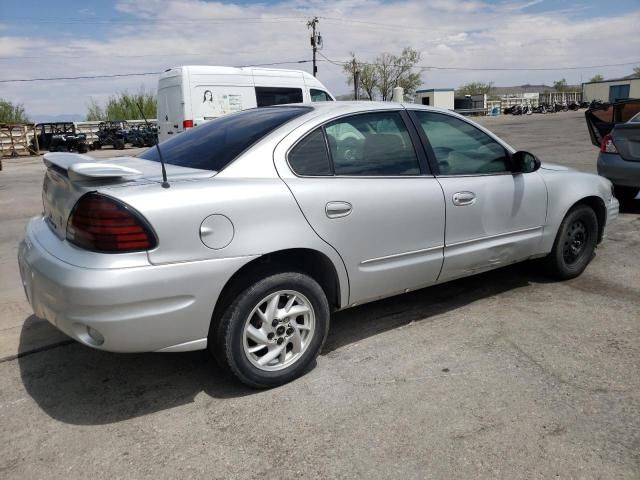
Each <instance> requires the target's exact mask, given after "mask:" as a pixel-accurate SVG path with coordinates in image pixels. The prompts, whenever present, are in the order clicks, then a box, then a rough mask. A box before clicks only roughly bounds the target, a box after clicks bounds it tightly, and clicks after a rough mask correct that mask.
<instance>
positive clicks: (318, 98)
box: [309, 88, 333, 102]
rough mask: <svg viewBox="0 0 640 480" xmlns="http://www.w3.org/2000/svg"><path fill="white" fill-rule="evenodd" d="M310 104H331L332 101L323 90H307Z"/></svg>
mask: <svg viewBox="0 0 640 480" xmlns="http://www.w3.org/2000/svg"><path fill="white" fill-rule="evenodd" d="M309 94H310V95H311V101H312V102H333V99H332V98H331V97H330V96H329V94H328V93H327V92H325V91H324V90H316V89H315V88H312V89H311V90H309Z"/></svg>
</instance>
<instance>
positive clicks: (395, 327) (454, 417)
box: [0, 112, 640, 479]
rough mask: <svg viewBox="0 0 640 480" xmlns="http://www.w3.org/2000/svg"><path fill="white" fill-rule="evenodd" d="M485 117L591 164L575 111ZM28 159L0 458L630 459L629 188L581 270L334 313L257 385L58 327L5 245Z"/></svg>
mask: <svg viewBox="0 0 640 480" xmlns="http://www.w3.org/2000/svg"><path fill="white" fill-rule="evenodd" d="M482 123H484V124H485V125H487V126H488V127H489V128H491V129H492V130H494V131H495V132H496V133H498V134H499V135H501V136H503V137H504V138H505V139H507V140H508V141H509V142H511V143H512V145H514V146H515V147H517V148H522V149H527V150H530V151H532V152H534V153H537V154H538V155H539V156H540V157H542V158H543V160H547V161H554V162H557V163H563V164H567V165H570V166H573V167H575V168H578V169H581V170H586V171H593V170H594V162H595V155H596V153H595V149H594V147H592V146H591V145H590V143H589V141H588V136H587V132H586V128H585V125H584V119H583V114H582V113H573V112H569V113H560V114H555V115H547V116H532V117H498V118H487V119H483V120H482ZM104 153H106V152H101V154H104ZM42 172H43V167H42V166H41V161H40V160H39V159H29V160H19V161H5V162H4V171H2V172H0V225H2V228H1V229H0V312H2V313H0V358H3V357H4V358H5V361H3V362H1V363H0V438H2V442H1V443H0V477H1V478H20V479H24V478H42V477H47V478H87V477H92V478H96V479H97V478H114V477H115V478H118V477H129V478H156V477H163V478H175V477H177V476H186V477H188V478H191V477H197V478H200V477H201V478H259V477H262V478H273V477H279V478H293V477H295V478H299V477H304V478H354V477H357V478H361V477H370V478H403V479H404V478H464V479H467V478H508V479H513V478H557V477H559V478H602V479H610V478H634V479H637V478H640V266H639V265H638V258H640V205H638V204H639V203H640V201H636V203H637V204H636V205H633V206H631V207H630V208H629V209H628V210H627V212H626V213H624V214H623V215H622V216H621V218H620V220H619V221H618V223H617V224H615V225H614V226H613V227H612V228H611V229H610V231H609V233H608V238H607V239H606V241H605V242H604V244H603V245H602V246H601V247H600V248H599V249H598V253H597V257H596V258H595V259H594V261H593V263H592V264H591V266H590V267H589V268H588V269H587V271H586V272H585V274H584V275H583V276H581V277H580V278H578V279H575V280H572V281H569V282H563V283H553V282H549V281H547V280H546V279H544V278H541V277H539V276H537V275H536V274H535V273H534V272H532V271H529V269H527V268H523V267H514V268H508V269H502V270H499V271H495V272H492V273H489V274H484V275H481V276H478V277H474V278H469V279H465V280H461V281H456V282H453V283H450V284H446V285H441V286H438V287H434V288H429V289H424V290H421V291H418V292H413V293H411V294H408V295H403V296H400V297H395V298H391V299H387V300H384V301H381V302H377V303H375V304H370V305H366V306H363V307H358V308H355V309H351V310H347V311H344V312H341V313H338V314H336V315H335V316H334V318H333V323H332V328H331V332H330V335H329V339H328V342H327V345H326V347H325V349H324V351H323V353H322V355H321V356H320V357H319V359H318V362H317V365H316V366H315V368H313V369H312V370H311V371H310V372H309V373H308V374H307V375H306V376H305V377H303V378H302V379H299V380H298V381H295V382H293V383H292V384H289V385H286V386H284V387H281V388H277V389H274V390H270V391H263V392H254V391H250V390H247V389H245V388H243V387H240V386H239V385H238V384H237V383H235V382H234V381H232V380H230V379H228V378H226V377H225V376H223V375H222V374H221V372H220V371H219V370H218V369H217V367H216V366H215V365H214V363H213V362H212V361H211V360H210V359H209V358H208V357H207V355H206V354H204V353H200V352H197V353H190V354H145V355H117V354H109V353H104V352H99V351H94V350H91V349H89V348H86V347H83V346H81V345H79V344H76V343H68V342H67V343H64V344H62V345H59V344H58V343H56V342H60V341H61V340H64V337H62V336H61V335H60V334H58V333H56V332H55V330H54V329H53V328H52V327H50V326H49V325H48V324H46V323H44V322H42V321H39V320H37V319H35V318H34V317H32V316H30V310H29V308H28V306H27V305H26V304H25V302H24V300H23V294H22V291H21V288H20V284H19V279H18V273H17V267H16V265H15V251H16V248H15V244H16V242H17V240H18V238H19V237H20V236H21V234H22V228H23V226H24V223H25V222H26V219H27V218H28V217H29V216H30V215H33V214H37V213H38V211H39V208H40V200H39V196H40V182H41V176H42ZM56 344H57V345H58V346H55V345H56ZM49 347H53V348H49ZM38 350H41V351H38ZM17 355H22V356H20V357H19V358H15V357H16V356H17Z"/></svg>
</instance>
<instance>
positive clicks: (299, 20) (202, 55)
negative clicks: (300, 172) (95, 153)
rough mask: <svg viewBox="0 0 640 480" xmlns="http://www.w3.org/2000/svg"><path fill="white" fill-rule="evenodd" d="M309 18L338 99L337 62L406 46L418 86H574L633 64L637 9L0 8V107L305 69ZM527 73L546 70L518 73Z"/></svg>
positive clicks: (146, 3) (638, 48)
mask: <svg viewBox="0 0 640 480" xmlns="http://www.w3.org/2000/svg"><path fill="white" fill-rule="evenodd" d="M603 5H604V6H603ZM314 15H315V16H318V18H319V29H320V32H321V34H322V37H323V39H324V48H323V49H322V51H321V52H320V53H321V56H319V60H320V62H319V63H318V78H319V79H320V81H322V82H323V83H324V84H325V85H326V86H327V87H328V88H329V90H330V91H331V92H332V93H333V94H334V95H341V94H344V93H348V92H349V91H350V87H349V86H348V85H347V83H346V77H345V75H344V73H343V72H342V67H341V65H340V62H344V61H345V60H347V59H348V58H349V57H350V52H355V53H356V55H357V57H358V58H359V59H361V60H362V61H373V60H375V58H376V56H377V55H379V54H380V53H382V52H390V53H396V54H397V53H400V52H401V51H402V49H403V48H404V47H407V46H410V47H412V48H414V49H416V50H418V51H419V52H420V54H421V59H420V62H419V65H420V67H421V68H420V69H419V71H421V72H422V73H421V75H422V79H423V87H424V88H455V87H458V86H459V85H461V84H464V83H468V82H472V81H483V82H493V83H494V84H495V85H499V86H508V85H522V84H526V83H531V84H538V83H546V84H551V83H552V82H553V81H554V80H558V79H561V78H566V79H567V81H568V82H569V83H581V82H582V81H588V80H589V79H590V78H591V77H592V76H593V75H595V74H598V73H599V74H602V75H603V76H604V77H606V78H616V77H620V76H624V75H627V74H629V73H631V71H632V68H633V66H634V65H640V35H638V25H640V2H639V1H638V0H614V1H609V2H606V3H605V2H602V1H593V0H591V1H589V0H587V1H575V0H515V1H509V0H500V1H488V0H461V1H450V0H393V1H388V0H387V1H385V0H376V1H370V0H336V1H331V2H327V1H323V2H320V1H316V0H306V1H302V0H282V1H269V0H262V1H255V2H254V1H248V0H245V1H242V0H235V1H205V0H118V1H107V0H100V1H98V0H83V1H80V0H55V1H53V2H51V1H43V0H21V1H8V0H0V98H4V99H6V100H9V101H11V102H14V103H22V104H24V106H25V109H26V111H27V113H28V114H29V115H30V116H31V117H32V118H37V117H38V116H42V115H61V114H80V115H84V114H85V113H86V109H87V108H86V107H87V103H88V102H89V99H90V98H94V99H95V100H97V101H98V102H99V103H104V102H105V101H106V100H107V98H108V97H109V95H112V94H114V93H116V92H118V91H123V90H129V91H137V90H139V89H141V88H144V89H146V90H147V91H150V92H154V91H155V90H156V87H157V76H156V75H146V76H135V77H119V78H110V79H85V80H56V81H38V82H2V80H12V79H33V78H43V77H47V78H49V77H73V76H91V75H113V74H123V73H144V72H158V71H162V70H165V69H167V68H170V67H172V66H179V65H194V64H196V65H229V66H243V65H256V64H264V63H272V62H295V61H300V60H310V59H311V47H310V45H309V31H308V29H307V26H306V22H307V20H308V19H309V18H311V17H313V16H314ZM332 62H333V63H332ZM623 63H626V64H627V65H621V66H604V65H613V64H623ZM593 66H599V67H597V68H589V67H593ZM576 67H577V68H576ZM275 68H296V69H302V70H306V71H309V72H310V71H311V64H310V63H288V64H283V65H280V66H278V67H275ZM451 68H466V69H468V70H455V69H451ZM535 68H538V69H557V70H525V69H535ZM491 69H511V70H491Z"/></svg>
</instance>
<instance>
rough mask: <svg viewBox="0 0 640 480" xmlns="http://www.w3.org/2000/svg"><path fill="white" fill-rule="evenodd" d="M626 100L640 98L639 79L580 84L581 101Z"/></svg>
mask: <svg viewBox="0 0 640 480" xmlns="http://www.w3.org/2000/svg"><path fill="white" fill-rule="evenodd" d="M626 98H640V78H619V79H614V80H603V81H601V82H587V83H583V84H582V101H584V102H590V101H592V100H601V101H603V102H615V101H617V100H624V99H626Z"/></svg>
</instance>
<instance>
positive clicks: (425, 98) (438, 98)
mask: <svg viewBox="0 0 640 480" xmlns="http://www.w3.org/2000/svg"><path fill="white" fill-rule="evenodd" d="M453 93H454V91H453V88H429V89H426V90H417V91H416V96H415V102H416V103H420V104H422V105H430V106H432V107H439V108H446V109H449V110H453V109H454V102H453V97H454V95H453Z"/></svg>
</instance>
